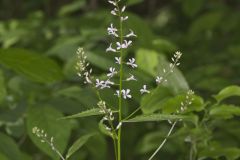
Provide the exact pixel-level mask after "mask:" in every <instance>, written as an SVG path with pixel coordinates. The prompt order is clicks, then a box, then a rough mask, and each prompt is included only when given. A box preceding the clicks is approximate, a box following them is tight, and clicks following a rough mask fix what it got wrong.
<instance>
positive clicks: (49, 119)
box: [27, 106, 72, 159]
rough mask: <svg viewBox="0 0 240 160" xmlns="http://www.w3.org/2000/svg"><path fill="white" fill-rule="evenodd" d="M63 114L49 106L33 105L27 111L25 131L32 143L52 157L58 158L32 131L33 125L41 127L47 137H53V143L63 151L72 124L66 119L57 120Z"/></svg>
mask: <svg viewBox="0 0 240 160" xmlns="http://www.w3.org/2000/svg"><path fill="white" fill-rule="evenodd" d="M60 117H63V114H62V113H61V112H59V111H58V110H56V109H54V108H52V107H50V106H41V107H39V106H38V107H37V106H34V107H32V108H30V109H29V110H28V112H27V132H28V135H29V137H30V139H31V140H32V141H33V143H34V144H35V145H36V146H37V147H38V148H39V149H41V150H42V151H43V152H45V153H46V154H47V155H49V156H50V157H52V158H53V159H58V155H57V154H56V153H55V152H54V151H52V149H51V147H50V146H49V145H48V144H46V143H42V142H41V141H40V139H39V138H38V137H37V136H36V135H34V134H33V133H32V128H33V127H38V128H40V129H43V130H44V131H45V132H46V133H47V135H48V137H50V138H51V137H53V138H54V145H55V147H56V148H57V149H58V150H59V151H60V153H63V152H64V150H65V149H66V147H67V144H68V140H69V137H70V133H71V129H72V125H71V123H70V122H68V121H61V122H60V121H58V120H57V119H59V118H60Z"/></svg>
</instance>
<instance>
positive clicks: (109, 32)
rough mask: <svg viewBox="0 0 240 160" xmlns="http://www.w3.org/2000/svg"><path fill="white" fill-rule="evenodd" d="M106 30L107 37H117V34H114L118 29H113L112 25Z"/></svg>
mask: <svg viewBox="0 0 240 160" xmlns="http://www.w3.org/2000/svg"><path fill="white" fill-rule="evenodd" d="M107 30H108V34H109V35H113V36H115V37H118V34H117V33H116V32H117V31H118V29H117V28H114V27H113V24H112V23H111V24H110V27H108V29H107Z"/></svg>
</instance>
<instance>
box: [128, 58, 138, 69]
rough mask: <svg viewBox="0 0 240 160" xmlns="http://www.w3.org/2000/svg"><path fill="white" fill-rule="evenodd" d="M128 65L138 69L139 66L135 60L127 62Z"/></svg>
mask: <svg viewBox="0 0 240 160" xmlns="http://www.w3.org/2000/svg"><path fill="white" fill-rule="evenodd" d="M127 65H129V66H131V67H132V68H136V67H137V64H135V58H131V59H129V62H127Z"/></svg>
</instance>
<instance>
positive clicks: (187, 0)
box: [182, 0, 205, 17]
mask: <svg viewBox="0 0 240 160" xmlns="http://www.w3.org/2000/svg"><path fill="white" fill-rule="evenodd" d="M204 1H205V0H194V1H192V0H183V1H182V8H183V11H184V13H185V14H187V15H188V16H191V17H192V16H194V15H196V14H197V13H198V12H199V10H200V9H201V8H202V6H203V4H204V3H205V2H204Z"/></svg>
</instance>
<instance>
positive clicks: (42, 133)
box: [32, 127, 65, 160]
mask: <svg viewBox="0 0 240 160" xmlns="http://www.w3.org/2000/svg"><path fill="white" fill-rule="evenodd" d="M32 133H33V134H35V135H36V136H37V137H38V138H40V140H41V142H42V143H47V144H48V145H49V146H50V147H51V149H52V150H53V151H55V152H56V153H57V154H58V155H59V156H60V157H61V159H62V160H65V158H64V157H63V156H62V154H61V153H60V151H59V150H58V149H57V148H56V147H55V146H54V138H53V137H50V138H49V137H48V135H47V133H46V132H45V131H44V130H43V129H39V128H38V127H33V129H32Z"/></svg>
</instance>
